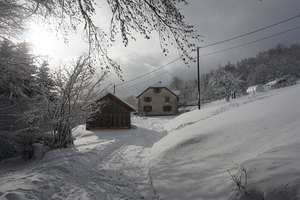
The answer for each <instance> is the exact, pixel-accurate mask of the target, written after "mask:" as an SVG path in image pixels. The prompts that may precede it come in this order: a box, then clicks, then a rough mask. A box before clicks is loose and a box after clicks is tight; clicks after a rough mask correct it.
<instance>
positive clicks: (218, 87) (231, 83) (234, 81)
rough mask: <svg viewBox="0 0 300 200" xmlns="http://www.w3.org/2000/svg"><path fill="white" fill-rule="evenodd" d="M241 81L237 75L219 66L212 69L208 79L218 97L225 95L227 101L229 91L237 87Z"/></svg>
mask: <svg viewBox="0 0 300 200" xmlns="http://www.w3.org/2000/svg"><path fill="white" fill-rule="evenodd" d="M240 83H242V80H240V78H239V77H238V76H235V75H233V74H232V73H231V72H228V71H226V70H224V69H223V68H219V69H217V70H215V71H214V75H213V76H212V77H211V79H210V80H209V84H211V85H212V86H213V87H214V90H215V91H216V93H217V94H218V96H219V97H226V100H227V101H229V99H230V94H231V91H232V90H234V89H237V86H238V85H239V84H240Z"/></svg>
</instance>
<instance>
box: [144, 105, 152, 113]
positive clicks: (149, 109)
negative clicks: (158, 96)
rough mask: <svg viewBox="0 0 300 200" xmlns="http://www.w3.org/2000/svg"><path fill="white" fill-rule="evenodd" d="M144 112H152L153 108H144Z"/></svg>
mask: <svg viewBox="0 0 300 200" xmlns="http://www.w3.org/2000/svg"><path fill="white" fill-rule="evenodd" d="M143 110H144V111H145V112H151V111H152V106H144V108H143Z"/></svg>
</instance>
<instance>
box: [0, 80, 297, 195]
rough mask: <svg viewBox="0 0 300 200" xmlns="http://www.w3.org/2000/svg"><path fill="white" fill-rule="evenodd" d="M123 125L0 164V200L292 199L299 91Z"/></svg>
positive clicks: (80, 131) (78, 133)
mask: <svg viewBox="0 0 300 200" xmlns="http://www.w3.org/2000/svg"><path fill="white" fill-rule="evenodd" d="M132 121H133V124H134V129H131V130H110V131H106V130H101V131H87V130H85V126H79V127H77V128H76V129H75V134H74V135H75V137H76V140H75V145H74V147H72V148H68V149H59V150H55V151H51V152H48V153H46V154H45V156H44V157H43V158H42V159H40V160H33V161H22V160H21V159H18V158H14V159H9V160H4V161H2V162H0V199H10V200H19V199H69V200H71V199H72V200H73V199H99V200H119V199H124V200H125V199H126V200H127V199H128V200H129V199H146V200H152V199H165V200H194V199H197V200H201V199H203V200H206V199H207V200H218V199H220V200H223V199H224V200H229V199H240V200H259V199H265V200H266V199H267V200H289V199H294V200H297V199H300V85H299V84H298V85H295V86H293V87H289V88H284V89H280V90H273V91H270V92H266V93H257V94H255V95H248V96H244V97H241V98H239V99H235V100H233V101H231V102H228V103H226V102H225V101H217V102H213V103H211V104H207V105H205V106H204V107H203V109H201V110H200V111H199V110H193V111H191V112H187V113H184V114H182V115H180V116H177V117H136V116H134V117H133V119H132ZM242 169H244V171H243V170H242ZM229 173H231V175H232V176H233V175H236V177H237V178H238V179H239V178H241V184H242V186H243V187H241V191H240V192H239V191H238V190H237V189H238V187H237V184H236V183H235V182H234V181H233V180H232V177H231V176H230V174H229Z"/></svg>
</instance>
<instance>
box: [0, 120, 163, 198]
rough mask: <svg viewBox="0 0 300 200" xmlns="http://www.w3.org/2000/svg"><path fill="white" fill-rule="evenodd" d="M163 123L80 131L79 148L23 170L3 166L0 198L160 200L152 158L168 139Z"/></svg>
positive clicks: (142, 122) (27, 164)
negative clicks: (155, 148) (156, 145)
mask: <svg viewBox="0 0 300 200" xmlns="http://www.w3.org/2000/svg"><path fill="white" fill-rule="evenodd" d="M166 121H168V118H166ZM163 123H164V120H163V119H161V118H155V117H154V118H149V119H147V120H145V119H143V118H139V117H134V118H133V124H134V125H135V126H136V127H135V128H134V129H131V130H109V131H107V130H103V131H86V130H85V127H84V126H79V127H77V128H76V130H75V137H76V138H77V139H76V140H75V146H74V148H68V149H59V150H54V151H51V152H48V153H47V154H46V155H45V157H44V158H43V159H42V160H36V161H28V162H22V161H19V163H18V164H17V165H16V161H14V160H11V161H5V162H1V169H0V199H70V200H71V199H99V200H100V199H105V200H106V199H108V200H109V199H111V200H113V199H118V200H119V199H156V198H157V195H156V193H155V190H154V189H153V187H152V180H151V177H150V176H149V168H148V163H149V160H148V159H149V154H150V148H151V147H152V146H153V144H154V143H155V142H156V141H158V140H159V139H161V138H162V137H163V136H165V133H164V132H163V131H162V130H163Z"/></svg>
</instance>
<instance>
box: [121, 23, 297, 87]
mask: <svg viewBox="0 0 300 200" xmlns="http://www.w3.org/2000/svg"><path fill="white" fill-rule="evenodd" d="M297 29H300V26H299V27H295V28H292V29H288V30H286V31H282V32H279V33H276V34H273V35H270V36H267V37H264V38H260V39H257V40H254V41H251V42H247V43H243V44H240V45H237V46H233V47H230V48H226V49H222V50H219V51H215V52H211V53H207V54H202V55H200V57H205V56H210V55H213V54H217V53H222V52H225V51H229V50H232V49H236V48H239V47H242V46H246V45H249V44H253V43H256V42H259V41H263V40H266V39H269V38H273V37H276V36H278V35H282V34H284V33H287V32H291V31H294V30H297ZM196 57H197V56H196ZM196 57H194V58H196ZM156 71H157V70H156ZM148 73H149V72H148ZM162 75H164V74H162ZM162 75H158V76H162ZM158 76H156V77H158ZM149 80H151V79H147V80H143V82H148V81H149ZM139 84H140V82H138V83H137V84H134V85H131V86H128V87H125V89H126V88H131V87H135V86H137V85H139Z"/></svg>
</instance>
